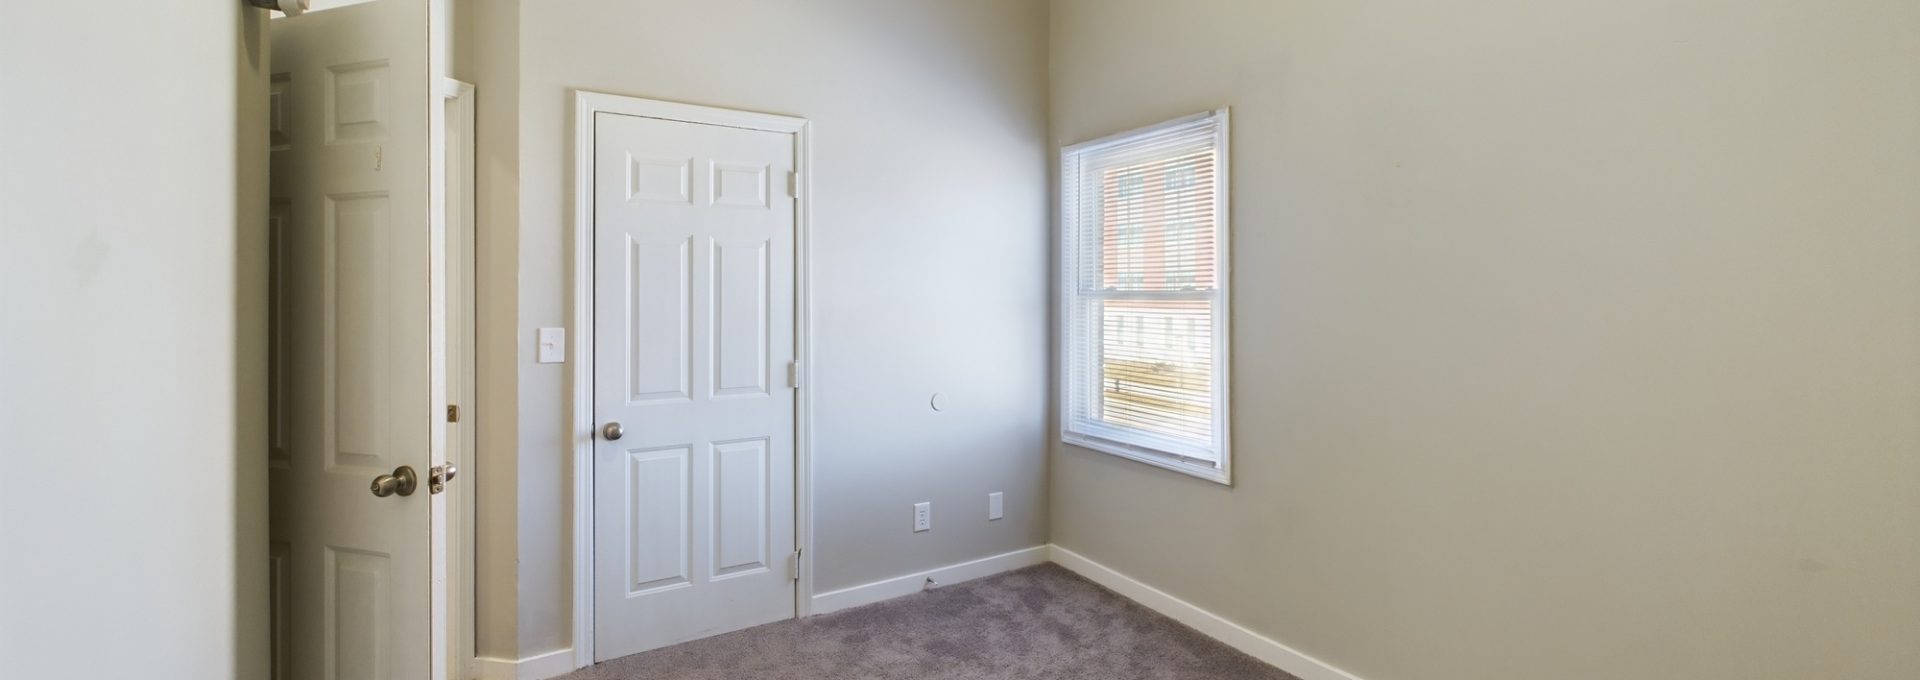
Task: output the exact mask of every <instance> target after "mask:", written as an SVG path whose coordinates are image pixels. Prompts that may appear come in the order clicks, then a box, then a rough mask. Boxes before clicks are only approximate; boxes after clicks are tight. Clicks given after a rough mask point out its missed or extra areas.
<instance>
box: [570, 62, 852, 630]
mask: <svg viewBox="0 0 1920 680" xmlns="http://www.w3.org/2000/svg"><path fill="white" fill-rule="evenodd" d="M573 108H574V119H573V137H574V147H573V192H574V203H573V288H572V293H573V314H572V317H571V319H570V326H571V328H570V330H569V331H568V332H570V333H572V334H573V357H572V360H573V371H572V375H571V379H572V381H573V385H572V398H571V399H569V400H568V401H569V409H570V410H571V414H570V418H569V420H570V423H569V426H568V427H569V431H570V433H571V437H572V439H573V665H574V667H576V668H585V667H587V666H591V665H593V613H594V612H593V458H594V456H593V445H594V434H593V427H594V422H593V241H594V239H593V227H594V225H593V159H594V143H593V141H594V116H595V115H596V114H600V113H617V114H622V115H628V116H639V117H643V118H658V119H662V120H672V121H680V122H685V123H699V124H703V125H719V126H724V127H733V128H745V129H748V130H764V131H767V132H779V133H786V134H792V135H793V136H794V154H793V164H794V165H793V167H794V175H795V177H796V184H797V185H798V186H796V187H794V192H793V193H794V209H793V213H794V214H793V227H794V234H793V237H794V242H793V247H794V270H793V278H794V282H793V283H794V310H793V311H794V329H793V335H794V344H795V347H794V356H795V357H797V358H798V359H799V362H800V380H799V381H798V382H799V388H798V394H796V395H795V413H794V437H793V443H794V446H793V449H794V487H795V488H794V495H793V499H794V506H795V507H794V509H793V510H794V513H793V515H794V534H795V535H794V545H795V546H798V548H799V550H800V580H799V582H798V583H797V584H795V588H794V603H793V605H794V616H795V617H803V616H807V615H808V614H811V613H812V611H811V610H812V606H811V605H812V601H813V565H814V551H813V382H814V378H813V375H814V373H815V371H814V363H813V315H812V313H811V308H812V306H813V305H812V302H813V286H812V280H813V274H812V259H813V254H812V249H811V248H810V243H809V237H808V226H809V223H810V222H811V221H812V220H811V219H810V217H811V214H812V212H813V201H812V200H811V199H810V198H809V196H808V194H810V193H811V186H812V184H813V182H812V181H811V177H812V175H811V174H810V170H811V168H810V166H811V165H812V163H811V162H810V161H811V157H812V148H813V147H812V140H811V139H809V135H810V132H811V129H812V126H811V125H810V124H809V123H808V121H807V120H806V119H805V118H795V117H792V116H780V115H774V114H767V113H752V112H747V111H735V110H732V109H721V108H713V107H708V106H696V105H693V104H681V103H677V102H667V101H659V100H653V99H640V98H636V97H627V96H622V95H614V94H603V93H599V92H588V91H586V90H575V91H574V107H573Z"/></svg>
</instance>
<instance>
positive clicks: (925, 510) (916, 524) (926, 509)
mask: <svg viewBox="0 0 1920 680" xmlns="http://www.w3.org/2000/svg"><path fill="white" fill-rule="evenodd" d="M932 528H933V502H932V501H928V502H925V503H914V504H913V531H914V533H920V532H922V531H926V530H928V529H932Z"/></svg>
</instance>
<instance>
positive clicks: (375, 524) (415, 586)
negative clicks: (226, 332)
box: [270, 0, 439, 680]
mask: <svg viewBox="0 0 1920 680" xmlns="http://www.w3.org/2000/svg"><path fill="white" fill-rule="evenodd" d="M272 32H273V35H272V43H273V57H272V58H273V62H272V66H273V71H274V73H275V75H274V82H273V90H272V91H273V102H272V114H273V124H272V135H273V139H272V141H271V144H272V145H273V149H274V151H273V165H272V173H273V174H272V193H273V197H274V198H273V205H274V208H273V211H272V213H271V215H272V220H271V229H272V230H273V248H274V283H275V290H274V301H273V304H274V315H273V322H272V323H273V326H274V328H273V336H274V340H273V342H274V345H273V363H274V370H273V390H274V392H275V393H274V427H273V435H272V436H273V447H274V451H273V456H272V458H271V464H272V467H271V482H270V483H271V484H272V486H273V488H272V490H271V493H272V494H273V498H274V501H273V518H272V524H273V528H272V534H273V535H272V539H273V542H274V562H275V564H274V571H275V579H276V583H275V589H274V597H273V607H274V610H275V611H274V617H275V625H276V628H277V630H276V631H275V635H274V640H275V650H274V651H275V654H276V656H277V657H278V658H277V659H276V664H275V675H276V677H285V676H284V675H282V674H288V675H291V677H292V678H295V679H297V680H415V679H418V678H428V677H430V675H431V673H433V672H434V669H433V666H432V664H431V659H430V656H431V650H430V647H429V630H430V626H431V619H430V613H429V612H430V599H429V592H430V591H429V578H430V576H429V569H430V562H429V544H430V535H429V522H430V517H429V511H428V506H429V502H428V499H429V492H428V489H427V485H428V480H427V475H428V474H429V466H430V465H431V462H430V460H431V459H430V458H429V456H430V451H429V449H430V447H431V445H432V444H431V441H430V433H429V430H430V428H432V427H434V425H433V423H434V421H435V415H436V414H437V413H438V412H439V411H438V407H437V406H436V405H435V404H434V403H432V400H431V398H430V388H431V381H432V380H433V379H434V374H433V369H432V368H431V367H430V366H429V354H430V347H429V342H430V335H429V331H430V323H431V319H430V309H429V275H430V269H429V256H430V249H431V248H430V242H429V237H430V234H429V214H428V208H429V203H428V202H429V195H428V177H429V172H430V169H429V165H428V164H429V157H428V156H429V153H428V149H429V144H428V125H429V120H428V108H427V107H428V106H429V105H431V104H433V103H436V102H437V101H438V97H437V92H436V91H433V90H430V89H429V79H428V70H427V47H426V44H425V40H426V36H427V12H426V4H425V3H422V2H416V1H413V0H376V1H375V2H370V3H366V4H360V5H352V6H348V7H341V8H337V9H330V10H327V11H324V12H311V13H308V14H305V15H302V16H297V17H288V18H281V19H276V20H274V21H273V23H272ZM401 466H407V467H410V468H412V469H413V470H414V472H415V473H416V474H417V475H418V476H419V488H417V489H416V490H415V491H414V492H413V494H412V495H410V496H401V495H397V494H396V495H391V496H387V497H384V498H378V497H375V496H374V495H373V493H372V491H371V489H370V486H371V482H372V481H373V480H374V479H375V478H376V477H378V476H379V475H391V474H392V473H393V472H394V471H395V469H396V468H399V467H401Z"/></svg>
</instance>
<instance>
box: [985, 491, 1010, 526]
mask: <svg viewBox="0 0 1920 680" xmlns="http://www.w3.org/2000/svg"><path fill="white" fill-rule="evenodd" d="M1006 500H1007V499H1006V496H1005V495H1004V494H1001V493H1000V492H998V491H995V492H993V493H990V494H987V521H989V522H991V521H993V520H996V519H1000V518H1002V517H1005V516H1007V503H1006Z"/></svg>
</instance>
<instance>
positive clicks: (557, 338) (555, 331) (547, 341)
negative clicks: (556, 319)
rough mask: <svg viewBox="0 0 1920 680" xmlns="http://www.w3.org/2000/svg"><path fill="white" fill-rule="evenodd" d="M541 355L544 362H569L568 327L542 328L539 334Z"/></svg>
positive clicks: (540, 358) (540, 359)
mask: <svg viewBox="0 0 1920 680" xmlns="http://www.w3.org/2000/svg"><path fill="white" fill-rule="evenodd" d="M539 343H540V357H539V359H538V361H539V362H540V363H543V364H564V363H566V362H567V329H565V328H542V329H540V335H539Z"/></svg>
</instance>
